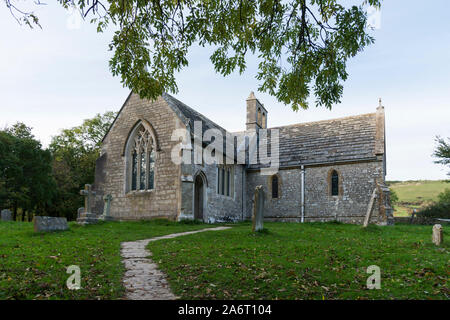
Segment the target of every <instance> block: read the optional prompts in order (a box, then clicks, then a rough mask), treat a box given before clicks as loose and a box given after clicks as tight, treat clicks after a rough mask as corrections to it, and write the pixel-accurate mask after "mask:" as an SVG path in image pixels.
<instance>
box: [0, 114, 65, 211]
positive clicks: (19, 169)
mask: <svg viewBox="0 0 450 320" xmlns="http://www.w3.org/2000/svg"><path fill="white" fill-rule="evenodd" d="M51 159H52V157H51V153H50V151H49V150H44V149H43V148H42V145H41V143H40V142H39V141H37V140H36V139H35V138H34V136H33V135H32V133H31V128H30V127H27V126H26V125H25V124H23V123H20V122H18V123H16V124H15V125H13V126H12V127H9V128H6V129H5V130H3V131H0V173H1V174H0V207H1V208H12V209H13V215H14V219H16V217H17V211H18V209H19V208H20V209H22V212H28V213H29V218H30V217H31V214H32V213H37V214H41V213H44V212H46V211H47V210H48V208H49V206H51V205H52V200H53V198H54V195H55V193H56V184H55V181H54V180H53V177H52V174H51V172H52V167H51ZM24 218H25V214H22V219H24Z"/></svg>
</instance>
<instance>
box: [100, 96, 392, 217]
mask: <svg viewBox="0 0 450 320" xmlns="http://www.w3.org/2000/svg"><path fill="white" fill-rule="evenodd" d="M246 108H247V119H242V120H243V121H244V120H245V124H246V131H244V132H238V133H231V132H228V131H227V130H226V129H224V128H222V127H220V126H219V125H217V124H216V123H214V122H213V121H211V120H210V119H208V118H206V117H205V116H203V115H202V114H200V113H198V112H197V111H195V110H194V109H192V108H190V107H189V106H187V105H186V104H184V103H182V102H181V101H179V100H177V99H175V98H174V97H172V96H170V95H169V94H163V95H162V96H160V97H159V98H158V99H157V100H155V101H150V100H146V99H141V98H140V97H139V96H138V95H137V94H135V93H130V95H129V96H128V98H127V99H126V101H125V103H124V104H123V106H122V108H121V109H120V112H119V114H118V115H117V117H116V119H115V120H114V122H113V124H112V125H111V127H110V129H109V131H108V133H107V134H106V136H105V137H104V139H103V142H102V148H101V155H100V157H99V159H98V160H97V163H96V173H95V183H94V190H95V191H96V200H95V206H94V208H95V210H94V211H95V212H96V213H101V212H102V211H103V206H104V204H103V201H102V197H103V196H104V195H111V196H112V202H111V203H110V215H111V216H112V217H113V218H114V219H117V220H138V219H151V218H158V217H160V218H169V219H173V220H181V219H199V220H203V221H205V222H209V223H213V222H223V221H239V220H248V219H251V217H252V212H253V194H254V190H255V188H256V187H257V186H259V185H261V186H263V189H264V194H265V207H264V218H265V220H266V221H292V222H312V221H333V220H337V221H342V222H348V223H361V222H362V221H363V220H364V218H365V216H366V212H367V209H368V205H369V203H370V201H371V197H372V194H373V192H374V190H375V189H377V188H379V187H380V186H383V184H384V182H385V175H386V152H385V150H386V147H385V119H384V117H385V116H384V108H383V107H382V106H381V103H380V106H379V107H378V108H377V109H376V112H374V113H370V114H362V115H357V116H352V117H345V118H340V119H333V120H325V121H317V122H310V123H299V124H295V125H288V126H282V127H277V128H271V129H270V130H266V131H273V130H277V132H278V139H279V141H278V168H277V170H276V171H274V172H273V173H272V174H269V175H268V174H267V173H266V174H262V169H263V167H264V165H262V164H258V163H256V164H255V163H251V162H250V161H249V157H248V156H247V157H246V158H245V160H244V162H241V163H237V162H235V163H231V164H229V162H225V161H224V162H223V163H220V162H217V163H208V162H207V161H203V159H202V160H201V161H200V162H199V163H198V162H194V163H176V162H174V161H173V158H172V157H171V155H172V153H173V150H174V148H176V147H177V146H178V147H179V148H180V153H183V154H184V156H186V154H187V156H188V158H189V157H194V149H193V148H192V147H189V146H188V145H189V144H190V143H188V144H186V143H184V144H185V146H184V147H182V146H181V147H180V145H182V143H181V142H180V141H179V140H174V139H173V132H175V131H176V130H179V129H182V130H187V132H188V133H189V135H188V139H191V141H189V142H192V144H193V143H194V139H195V138H196V135H197V136H198V135H200V136H201V135H202V134H205V132H206V130H208V129H216V130H217V131H219V132H221V133H222V134H224V135H229V136H232V137H241V138H242V137H244V139H243V141H244V142H245V144H244V147H243V148H244V149H246V150H248V149H249V139H250V137H255V136H256V140H257V141H260V139H259V135H260V132H262V131H263V130H264V129H267V117H268V112H267V109H266V108H265V107H264V105H263V104H262V103H260V101H259V100H258V99H257V98H256V97H255V95H254V94H253V92H252V93H251V94H250V96H249V97H248V98H247V100H246ZM199 122H200V123H201V124H202V129H201V130H200V132H198V130H197V131H196V130H194V125H195V123H199ZM236 139H237V138H236ZM266 140H269V139H266ZM192 144H190V145H191V146H192ZM230 145H231V147H230ZM257 145H258V146H259V144H257ZM227 147H228V149H227V150H231V149H230V148H232V149H233V150H232V151H233V152H234V151H236V152H235V153H234V154H236V153H237V149H239V148H240V147H239V145H238V143H237V141H236V140H233V142H232V144H227ZM241 147H242V145H241ZM268 148H269V149H270V147H268ZM214 152H215V153H219V151H214ZM221 152H222V153H224V151H223V150H222V151H221ZM216 156H217V154H216ZM218 156H219V157H221V156H222V157H224V155H220V154H219V155H218ZM233 159H235V158H233ZM380 199H381V197H380ZM384 205H385V204H383V203H382V202H380V201H378V202H376V203H375V205H374V209H373V214H372V218H371V222H378V223H383V220H386V214H382V213H383V212H384V210H382V209H383V208H384ZM386 206H388V204H386ZM382 211H383V212H382Z"/></svg>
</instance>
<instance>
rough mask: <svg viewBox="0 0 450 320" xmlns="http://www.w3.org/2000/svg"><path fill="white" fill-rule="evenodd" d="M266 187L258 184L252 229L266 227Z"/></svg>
mask: <svg viewBox="0 0 450 320" xmlns="http://www.w3.org/2000/svg"><path fill="white" fill-rule="evenodd" d="M263 221H264V189H263V187H262V186H257V187H256V188H255V194H254V205H253V216H252V222H253V227H252V231H253V232H256V231H260V230H262V229H263V228H264V222H263Z"/></svg>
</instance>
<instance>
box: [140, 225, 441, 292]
mask: <svg viewBox="0 0 450 320" xmlns="http://www.w3.org/2000/svg"><path fill="white" fill-rule="evenodd" d="M265 227H266V228H267V230H266V232H262V233H257V234H252V233H251V232H250V229H251V226H250V224H249V223H240V224H238V225H236V226H235V227H233V228H232V229H231V230H225V231H215V232H206V233H199V234H194V235H189V236H185V237H179V238H175V239H170V240H162V241H156V242H152V243H150V244H149V249H150V250H151V251H152V253H153V259H154V260H155V261H156V262H157V263H159V265H160V268H161V269H162V270H163V271H164V272H166V274H168V277H169V282H170V285H171V288H172V290H174V292H175V294H176V295H178V296H180V297H181V298H184V299H449V298H450V288H449V280H448V279H449V275H450V268H449V267H450V265H449V258H450V255H449V253H450V246H449V241H448V240H447V242H446V243H445V244H444V245H443V246H442V247H440V248H439V247H436V246H434V245H433V244H432V243H431V230H432V227H431V226H416V225H396V226H389V227H377V226H369V228H368V229H366V230H364V229H362V228H361V226H357V225H345V224H335V223H325V224H324V223H311V224H295V223H292V224H289V223H265ZM444 228H445V226H444ZM449 236H450V233H449V231H448V229H447V228H446V230H445V235H444V239H449ZM371 265H377V266H379V267H380V268H381V290H368V289H367V288H366V281H367V278H368V277H369V274H367V273H366V270H367V267H369V266H371Z"/></svg>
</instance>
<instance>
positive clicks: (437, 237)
mask: <svg viewBox="0 0 450 320" xmlns="http://www.w3.org/2000/svg"><path fill="white" fill-rule="evenodd" d="M432 240H433V243H434V244H435V245H437V246H440V245H441V244H442V242H443V241H444V232H443V230H442V226H441V225H440V224H435V225H434V226H433V237H432Z"/></svg>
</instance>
